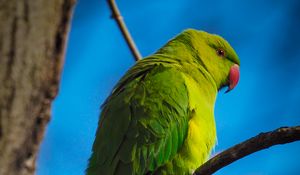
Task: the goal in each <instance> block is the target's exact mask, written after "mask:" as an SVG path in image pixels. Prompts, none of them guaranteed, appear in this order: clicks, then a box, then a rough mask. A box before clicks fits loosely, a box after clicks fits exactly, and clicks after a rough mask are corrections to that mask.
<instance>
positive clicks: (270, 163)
mask: <svg viewBox="0 0 300 175" xmlns="http://www.w3.org/2000/svg"><path fill="white" fill-rule="evenodd" d="M77 2H78V3H77V6H76V9H75V13H74V16H73V22H72V27H71V31H70V35H69V42H68V47H67V53H66V60H65V65H64V70H63V74H62V78H61V84H60V91H59V94H58V96H57V98H56V99H55V101H54V102H53V106H52V119H51V122H50V123H49V125H48V128H47V132H46V135H45V139H44V141H43V143H42V147H41V151H40V154H39V158H38V165H37V166H38V167H37V175H53V174H55V175H83V174H84V170H85V168H86V165H87V160H88V158H89V156H90V154H91V152H90V150H91V146H92V143H93V140H94V135H95V131H96V128H97V122H98V116H99V113H100V105H101V104H102V103H103V101H104V100H105V98H106V97H107V96H108V95H109V93H110V91H111V90H112V88H113V86H114V85H115V84H116V82H117V81H118V80H119V79H120V78H121V77H122V75H124V73H125V72H126V70H128V69H129V68H130V67H131V66H132V65H133V64H134V60H133V57H132V55H131V53H130V52H129V50H128V48H127V45H126V43H125V41H124V39H123V37H122V35H121V33H120V31H119V29H118V28H117V25H116V23H115V21H114V20H112V19H111V18H110V16H111V13H110V10H109V8H108V5H107V3H106V1H105V0H78V1H77ZM117 2H118V3H119V8H120V10H121V11H122V14H123V16H124V18H125V20H126V23H127V26H128V28H129V30H130V32H131V34H132V36H133V38H134V40H135V42H136V44H137V46H138V48H139V49H140V51H141V53H142V55H143V56H147V55H150V54H152V53H153V52H155V51H156V50H157V49H159V48H160V47H161V46H163V45H164V44H165V43H166V42H167V41H168V40H169V39H171V38H172V37H174V36H175V35H176V34H178V33H180V32H181V31H183V30H184V29H186V28H195V29H199V30H205V31H207V32H210V33H215V34H219V35H221V36H223V37H224V38H226V39H227V40H228V41H229V42H230V43H231V45H232V46H233V48H234V49H235V51H236V52H237V54H238V55H239V57H240V60H241V68H240V70H241V78H240V82H239V84H238V86H237V87H236V88H235V89H234V90H233V91H232V92H231V93H228V94H224V93H223V92H221V93H219V94H218V99H217V103H216V106H215V116H216V123H217V132H218V145H217V146H216V149H215V152H220V151H222V150H224V149H226V148H228V147H230V146H232V145H234V144H237V143H239V142H241V141H243V140H245V139H247V138H249V137H252V136H254V135H257V134H258V133H260V132H263V131H269V130H273V129H276V128H278V127H280V126H292V125H299V124H300V106H299V105H300V90H299V87H300V31H299V30H300V1H299V0H285V1H280V0H265V1H261V0H245V1H240V0H227V1H211V0H164V1H161V0H152V1H146V0H126V1H125V0H124V1H121V0H119V1H118V0H117ZM299 156H300V142H295V143H291V144H287V145H283V146H275V147H272V148H270V149H268V150H264V151H261V152H258V153H255V154H252V155H250V156H248V157H246V158H243V159H241V160H239V161H237V162H235V163H233V164H231V165H229V166H227V167H226V168H223V169H222V170H220V171H218V172H217V173H216V175H269V174H270V175H282V174H286V175H297V174H300V166H299Z"/></svg>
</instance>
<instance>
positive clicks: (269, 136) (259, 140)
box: [195, 126, 300, 175]
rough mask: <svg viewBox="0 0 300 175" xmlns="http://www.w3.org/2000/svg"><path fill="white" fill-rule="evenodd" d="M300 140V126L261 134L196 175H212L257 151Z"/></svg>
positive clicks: (223, 155) (228, 150)
mask: <svg viewBox="0 0 300 175" xmlns="http://www.w3.org/2000/svg"><path fill="white" fill-rule="evenodd" d="M297 140H300V126H295V127H282V128H278V129H276V130H274V131H271V132H266V133H261V134H259V135H257V136H255V137H252V138H250V139H248V140H246V141H244V142H242V143H240V144H237V145H235V146H233V147H231V148H229V149H227V150H225V151H223V152H221V153H220V154H218V155H216V156H215V157H213V158H211V159H210V160H209V161H207V162H206V163H205V164H203V165H202V166H200V167H199V168H198V169H197V170H196V172H195V174H196V175H210V174H212V173H215V172H216V171H218V170H219V169H221V168H223V167H225V166H227V165H229V164H231V163H232V162H234V161H236V160H238V159H241V158H243V157H245V156H247V155H249V154H252V153H254V152H256V151H260V150H263V149H266V148H269V147H271V146H274V145H278V144H285V143H290V142H294V141H297Z"/></svg>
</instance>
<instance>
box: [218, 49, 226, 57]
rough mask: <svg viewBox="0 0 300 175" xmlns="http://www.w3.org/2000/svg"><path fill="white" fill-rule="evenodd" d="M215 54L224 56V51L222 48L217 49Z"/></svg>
mask: <svg viewBox="0 0 300 175" xmlns="http://www.w3.org/2000/svg"><path fill="white" fill-rule="evenodd" d="M217 55H218V56H220V57H224V56H225V51H224V50H222V49H218V50H217Z"/></svg>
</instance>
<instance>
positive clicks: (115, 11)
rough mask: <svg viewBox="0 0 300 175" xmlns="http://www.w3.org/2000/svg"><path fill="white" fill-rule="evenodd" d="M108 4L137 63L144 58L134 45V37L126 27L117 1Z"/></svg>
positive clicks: (109, 0)
mask: <svg viewBox="0 0 300 175" xmlns="http://www.w3.org/2000/svg"><path fill="white" fill-rule="evenodd" d="M107 2H108V4H109V7H110V9H111V11H112V17H113V18H114V19H115V20H116V21H117V24H118V26H119V28H120V30H121V32H122V34H123V36H124V38H125V40H126V42H127V45H128V47H129V49H130V51H131V53H132V54H133V56H134V59H135V60H136V61H138V60H141V59H142V56H141V54H140V52H139V50H138V48H137V47H136V45H135V43H134V41H133V39H132V37H131V35H130V33H129V31H128V29H127V27H126V24H125V22H124V20H123V17H122V15H121V12H120V11H119V9H118V6H117V4H116V2H115V0H107Z"/></svg>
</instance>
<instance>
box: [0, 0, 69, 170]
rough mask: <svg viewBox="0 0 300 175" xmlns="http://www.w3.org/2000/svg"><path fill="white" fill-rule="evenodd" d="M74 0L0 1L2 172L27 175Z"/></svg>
mask: <svg viewBox="0 0 300 175" xmlns="http://www.w3.org/2000/svg"><path fill="white" fill-rule="evenodd" d="M73 5H74V0H0V174H1V175H31V174H34V171H35V160H36V157H37V151H38V148H39V145H40V142H41V140H42V138H43V135H44V130H45V127H46V124H47V123H48V121H49V118H50V106H51V101H52V100H53V98H54V97H55V96H56V94H57V90H58V83H59V77H60V73H61V68H62V63H63V58H64V50H65V43H66V36H67V33H68V28H69V23H70V17H71V14H72V7H73Z"/></svg>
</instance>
